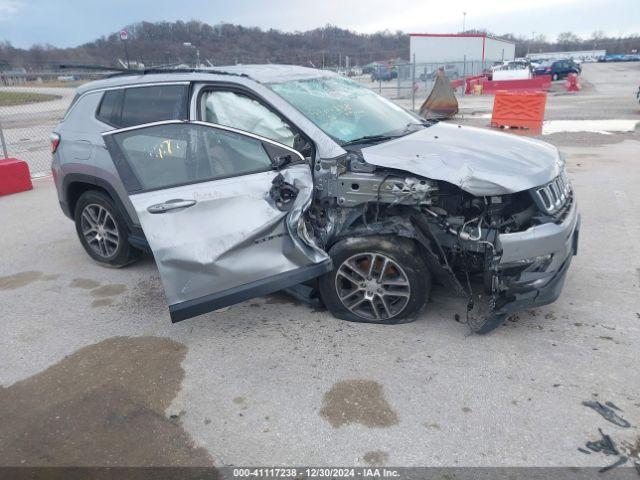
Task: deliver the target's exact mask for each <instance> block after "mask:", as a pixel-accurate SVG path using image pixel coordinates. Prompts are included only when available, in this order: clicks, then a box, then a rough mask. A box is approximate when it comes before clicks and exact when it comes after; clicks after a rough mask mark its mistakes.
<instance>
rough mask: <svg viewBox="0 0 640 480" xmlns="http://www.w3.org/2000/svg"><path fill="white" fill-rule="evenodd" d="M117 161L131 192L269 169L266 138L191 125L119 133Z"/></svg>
mask: <svg viewBox="0 0 640 480" xmlns="http://www.w3.org/2000/svg"><path fill="white" fill-rule="evenodd" d="M112 137H113V141H115V143H116V145H117V147H118V148H117V149H116V150H117V152H118V154H117V155H115V156H114V161H115V163H116V166H117V167H118V172H119V173H120V176H121V177H122V180H123V182H124V183H125V186H126V187H127V190H128V191H129V192H130V193H133V192H140V191H146V190H156V189H161V188H168V187H173V186H177V185H184V184H189V183H196V182H204V181H209V180H216V179H219V178H227V177H234V176H239V175H247V174H250V173H257V172H263V171H268V170H270V169H271V168H272V166H271V159H270V157H269V155H268V154H267V152H266V151H265V149H264V147H263V146H262V142H261V141H260V140H257V139H254V138H251V137H248V136H246V135H241V134H237V133H233V132H228V131H226V130H221V129H217V128H212V127H207V126H203V125H194V124H188V123H171V124H165V125H155V126H150V127H142V128H139V129H136V130H130V131H125V132H120V133H116V134H114V135H113V136H112Z"/></svg>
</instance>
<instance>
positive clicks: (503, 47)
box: [409, 33, 516, 66]
mask: <svg viewBox="0 0 640 480" xmlns="http://www.w3.org/2000/svg"><path fill="white" fill-rule="evenodd" d="M409 49H410V55H411V60H410V61H411V62H413V61H414V59H415V62H416V63H453V62H462V61H464V60H466V61H467V62H481V63H482V64H483V65H486V66H491V65H492V64H493V63H494V62H503V61H508V60H513V59H514V57H515V52H516V44H515V43H513V42H510V41H508V40H502V39H499V38H495V37H491V36H489V35H486V34H470V33H464V34H454V33H450V34H443V33H411V34H409Z"/></svg>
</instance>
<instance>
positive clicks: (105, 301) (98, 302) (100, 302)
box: [91, 298, 113, 308]
mask: <svg viewBox="0 0 640 480" xmlns="http://www.w3.org/2000/svg"><path fill="white" fill-rule="evenodd" d="M109 305H113V299H111V298H96V299H95V300H94V301H93V302H91V308H101V307H108V306H109Z"/></svg>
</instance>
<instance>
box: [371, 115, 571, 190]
mask: <svg viewBox="0 0 640 480" xmlns="http://www.w3.org/2000/svg"><path fill="white" fill-rule="evenodd" d="M362 155H363V157H364V159H365V161H366V162H367V163H370V164H372V165H376V166H379V167H386V168H394V169H399V170H405V171H407V172H411V173H413V174H415V175H419V176H422V177H426V178H430V179H433V180H442V181H445V182H449V183H452V184H454V185H457V186H459V187H460V188H461V189H462V190H464V191H466V192H469V193H470V194H472V195H478V196H482V195H503V194H507V193H515V192H520V191H522V190H528V189H530V188H533V187H537V186H539V185H543V184H545V183H547V182H549V181H551V180H553V179H554V178H555V177H556V176H558V175H559V173H560V169H561V167H562V164H563V161H562V160H561V158H560V155H559V152H558V149H557V148H556V147H554V146H553V145H550V144H548V143H545V142H542V141H539V140H535V139H532V138H526V137H521V136H516V135H510V134H506V133H502V132H494V131H491V130H486V129H482V128H474V127H463V126H460V125H454V124H448V123H437V124H435V125H432V126H430V127H428V128H424V129H422V130H419V131H417V132H415V133H412V134H410V135H406V136H404V137H400V138H397V139H395V140H390V141H388V142H384V143H380V144H378V145H374V146H371V147H366V148H363V149H362Z"/></svg>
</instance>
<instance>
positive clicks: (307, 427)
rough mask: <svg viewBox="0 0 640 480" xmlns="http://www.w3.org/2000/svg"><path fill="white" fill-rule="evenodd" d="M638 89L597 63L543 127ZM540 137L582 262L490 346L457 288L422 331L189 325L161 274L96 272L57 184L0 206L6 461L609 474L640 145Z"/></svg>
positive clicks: (622, 380) (632, 300)
mask: <svg viewBox="0 0 640 480" xmlns="http://www.w3.org/2000/svg"><path fill="white" fill-rule="evenodd" d="M618 70H620V71H618ZM639 80H640V64H624V65H622V64H620V65H599V64H594V65H585V70H584V81H585V85H586V87H585V89H584V90H583V92H581V93H579V94H577V95H574V96H569V95H554V96H551V97H550V98H549V101H548V115H547V118H552V119H585V118H589V119H591V118H602V119H618V118H638V119H639V120H640V108H639V106H638V103H637V101H636V100H635V97H634V91H635V89H637V86H638V83H639ZM609 82H611V83H609ZM461 109H462V112H463V113H464V117H463V118H461V119H460V120H461V121H462V122H465V123H470V124H479V125H486V123H488V120H487V119H479V118H475V119H474V118H473V115H471V113H472V112H474V111H475V112H478V113H477V114H476V116H477V115H478V114H481V113H486V112H489V111H490V109H491V98H490V97H488V98H487V97H481V98H477V97H471V98H465V99H463V100H462V102H461ZM634 115H635V117H634ZM545 138H546V139H547V140H549V141H551V142H553V143H556V144H558V145H561V147H562V150H563V151H564V152H565V153H567V155H568V164H569V171H570V175H571V177H572V179H573V182H574V186H575V189H576V192H577V198H578V202H579V206H580V209H581V212H582V215H583V226H582V230H581V239H580V240H581V243H580V252H579V255H578V257H576V259H575V261H574V263H573V265H572V267H571V270H570V272H569V277H568V280H567V284H566V286H565V290H564V292H563V295H562V297H561V298H560V299H559V300H558V301H557V302H556V303H555V304H553V305H550V306H548V307H544V308H539V309H536V310H531V311H526V312H522V313H520V314H519V315H517V316H516V317H513V318H512V319H511V320H509V321H507V322H506V324H505V325H504V326H503V327H501V328H499V329H498V330H496V331H495V332H493V333H492V334H490V335H488V336H476V335H469V333H468V330H467V327H466V326H465V325H464V324H462V323H458V322H456V321H455V320H454V316H455V314H456V313H460V314H462V313H463V312H464V305H463V303H462V302H461V301H460V300H459V299H456V298H454V297H452V296H450V295H449V294H448V292H446V291H444V290H443V289H442V288H436V289H435V291H434V292H433V295H432V297H433V300H432V302H431V303H430V304H429V306H428V308H427V309H426V311H425V313H424V314H423V316H422V317H421V318H419V319H418V320H417V321H416V322H414V323H411V324H406V325H398V326H371V325H366V324H355V323H348V322H343V321H340V320H336V319H334V318H333V317H331V316H330V315H329V314H328V313H327V312H323V311H316V310H313V309H311V308H310V307H308V306H305V305H301V304H298V303H297V302H295V301H294V300H292V299H291V298H289V297H287V296H285V295H279V294H278V295H272V296H269V297H266V298H260V299H256V300H252V301H248V302H245V303H243V304H241V305H236V306H233V307H231V308H230V309H228V310H226V311H221V312H215V313H211V314H207V315H203V316H200V317H198V318H195V319H192V320H187V321H184V322H181V323H178V324H175V325H173V324H171V322H170V320H169V315H168V312H167V309H166V306H165V301H164V295H163V292H162V288H161V285H160V282H159V278H158V273H157V270H156V267H155V264H154V262H153V259H152V258H151V257H146V258H145V259H143V261H141V262H139V263H137V264H135V265H132V266H130V267H128V268H125V269H120V270H113V269H107V268H103V267H100V266H98V265H97V264H95V263H93V262H92V261H91V259H90V258H89V257H88V256H87V255H86V254H85V253H84V251H83V250H82V247H81V246H80V243H79V242H78V240H77V238H76V235H75V230H74V226H73V224H72V222H71V221H69V220H68V219H66V217H64V216H63V214H62V213H61V211H60V209H59V207H58V205H57V199H56V195H55V189H54V186H53V182H52V180H51V179H50V178H43V179H38V180H36V181H35V183H34V189H33V190H32V191H29V192H24V193H20V194H16V195H11V196H6V197H0V226H1V232H2V233H1V234H0V252H2V261H1V262H0V305H1V306H2V308H1V309H0V319H1V324H2V332H3V335H1V336H0V364H1V365H2V367H3V368H2V369H0V385H2V386H1V387H0V415H1V416H2V419H3V426H2V428H1V429H0V452H3V453H2V454H0V462H1V464H4V465H65V464H66V465H69V464H76V465H165V464H171V465H210V464H214V465H251V464H253V465H367V464H372V463H373V464H387V465H394V466H422V465H428V466H603V465H606V464H609V463H612V457H605V456H603V455H598V454H592V455H585V454H583V453H580V452H579V451H577V447H582V446H584V444H585V442H587V441H588V440H597V439H598V428H602V429H603V431H605V432H606V433H608V434H610V435H611V436H612V438H613V439H614V440H615V441H616V442H617V443H618V445H619V446H620V447H621V448H623V449H624V448H631V447H630V446H631V445H634V444H637V442H639V441H640V431H639V430H638V427H637V426H638V425H640V370H639V368H638V358H639V354H640V246H639V244H638V239H639V238H640V215H639V214H638V212H640V199H639V197H638V195H637V191H638V185H639V184H640V165H639V162H640V157H639V156H638V152H639V151H640V135H638V133H637V132H631V133H621V134H612V135H605V134H598V133H588V132H586V133H574V134H563V133H556V134H554V135H551V136H548V137H545ZM589 399H598V400H600V401H603V402H604V401H606V400H608V401H612V402H613V403H614V404H616V405H617V406H618V407H620V408H621V409H622V410H623V411H624V417H625V418H626V419H627V420H629V422H630V423H631V424H632V425H633V426H632V427H631V428H626V429H625V428H620V427H616V426H615V425H613V424H611V423H609V422H607V421H606V420H604V419H603V418H602V417H600V416H599V415H598V414H597V413H596V412H594V411H593V410H590V409H588V408H586V407H584V406H582V405H581V402H582V401H583V400H589Z"/></svg>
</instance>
